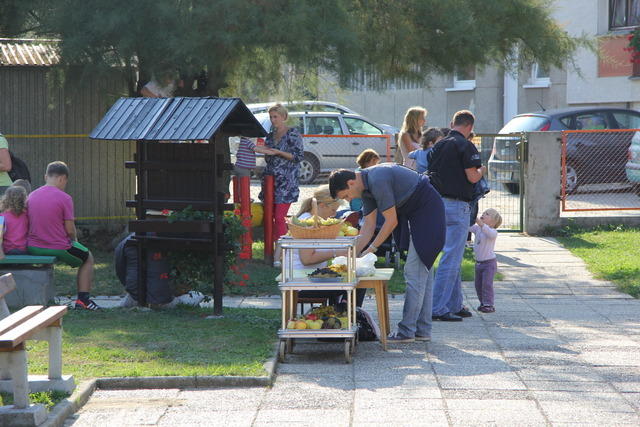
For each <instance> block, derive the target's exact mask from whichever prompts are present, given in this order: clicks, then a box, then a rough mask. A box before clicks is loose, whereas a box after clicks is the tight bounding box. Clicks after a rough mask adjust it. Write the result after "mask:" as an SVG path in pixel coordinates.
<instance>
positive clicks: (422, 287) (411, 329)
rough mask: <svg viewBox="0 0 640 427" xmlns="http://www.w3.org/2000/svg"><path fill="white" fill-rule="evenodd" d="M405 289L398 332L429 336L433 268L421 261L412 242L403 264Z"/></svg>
mask: <svg viewBox="0 0 640 427" xmlns="http://www.w3.org/2000/svg"><path fill="white" fill-rule="evenodd" d="M404 280H405V282H406V283H407V290H406V292H405V296H404V307H403V309H402V321H400V323H398V333H399V334H400V335H402V336H404V337H408V338H414V337H415V336H416V335H419V336H421V337H431V304H432V302H433V292H432V291H433V268H432V269H431V271H429V270H428V269H427V266H426V265H424V264H423V263H422V261H421V260H420V257H419V256H418V253H417V252H416V249H415V248H414V247H413V242H412V241H411V242H410V243H409V253H408V254H407V262H406V263H405V265H404Z"/></svg>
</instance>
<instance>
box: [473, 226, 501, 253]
mask: <svg viewBox="0 0 640 427" xmlns="http://www.w3.org/2000/svg"><path fill="white" fill-rule="evenodd" d="M469 231H470V232H472V233H473V234H474V235H475V236H476V238H475V239H473V252H475V255H476V261H488V260H490V259H494V258H495V257H496V254H495V252H494V251H493V248H494V247H495V246H496V238H497V237H498V230H496V229H495V228H491V227H489V226H488V225H487V224H483V225H482V227H480V226H479V225H478V224H473V225H472V226H471V227H469Z"/></svg>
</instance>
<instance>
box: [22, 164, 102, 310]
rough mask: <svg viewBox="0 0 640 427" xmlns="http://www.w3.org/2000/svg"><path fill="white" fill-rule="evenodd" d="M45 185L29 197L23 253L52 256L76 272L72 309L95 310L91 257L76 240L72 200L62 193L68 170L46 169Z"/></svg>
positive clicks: (52, 166) (64, 167) (62, 166)
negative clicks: (25, 251)
mask: <svg viewBox="0 0 640 427" xmlns="http://www.w3.org/2000/svg"><path fill="white" fill-rule="evenodd" d="M44 179H45V185H44V186H42V187H40V188H38V189H37V190H35V191H34V192H32V193H31V194H30V195H29V199H28V202H27V203H28V207H29V209H28V212H29V234H28V236H27V249H28V251H29V253H30V254H31V255H48V256H55V257H57V258H58V260H59V261H62V262H64V263H65V264H68V265H70V266H71V267H79V268H78V278H77V284H78V298H77V299H76V304H75V308H77V309H78V308H80V309H87V310H97V309H98V308H99V307H98V305H97V304H96V303H95V302H93V301H92V300H91V299H90V298H89V293H90V291H91V284H92V282H93V256H92V255H91V252H89V249H87V248H86V247H85V246H83V245H82V244H81V243H79V242H78V241H77V240H76V226H75V222H74V219H75V217H74V215H73V200H72V198H71V196H70V195H68V194H67V193H65V192H64V189H65V188H66V186H67V182H68V181H69V168H68V167H67V165H66V164H64V163H63V162H59V161H58V162H52V163H49V165H48V166H47V172H46V174H45V176H44Z"/></svg>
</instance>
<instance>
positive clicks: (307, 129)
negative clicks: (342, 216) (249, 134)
mask: <svg viewBox="0 0 640 427" xmlns="http://www.w3.org/2000/svg"><path fill="white" fill-rule="evenodd" d="M255 117H256V119H257V120H258V121H259V122H260V123H261V124H262V126H263V127H264V128H265V130H266V131H267V132H270V131H271V122H270V121H269V114H267V113H258V114H255ZM287 123H288V124H289V126H291V127H295V128H297V129H298V130H299V131H300V133H301V134H302V135H303V140H304V160H303V161H302V163H301V164H300V183H301V184H310V183H312V182H313V181H314V180H315V179H316V177H317V176H318V174H320V173H322V172H330V171H332V170H334V169H339V168H349V169H353V168H355V166H356V164H355V159H356V157H357V156H358V154H360V153H361V152H362V150H364V149H366V148H372V149H374V150H376V151H377V152H378V153H380V154H381V155H385V154H386V152H387V143H386V140H385V139H383V138H358V137H357V135H385V134H386V132H385V130H384V129H382V128H381V127H380V125H378V124H376V123H373V122H371V121H369V120H367V119H365V118H364V117H362V116H360V115H358V114H349V113H329V112H290V113H289V118H288V120H287ZM325 135H326V136H330V135H339V136H340V138H336V139H333V140H331V139H329V138H325V137H324V136H325ZM344 136H353V138H348V137H346V138H345V137H344ZM261 142H262V143H264V142H263V141H261V140H260V139H258V144H260V143H261ZM391 144H392V147H391V153H393V152H394V151H395V147H394V146H393V144H395V142H394V139H393V138H391ZM264 166H265V163H264V158H263V157H262V156H260V155H258V157H257V167H256V169H258V172H260V171H261V170H262V169H263V168H264Z"/></svg>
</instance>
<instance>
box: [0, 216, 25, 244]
mask: <svg viewBox="0 0 640 427" xmlns="http://www.w3.org/2000/svg"><path fill="white" fill-rule="evenodd" d="M0 216H3V217H4V234H3V236H2V250H4V252H5V253H7V252H9V251H11V250H14V249H17V250H19V251H26V250H27V233H28V232H29V218H28V216H27V212H26V211H25V212H22V213H21V214H20V215H16V214H14V213H13V212H11V211H6V212H3V213H1V214H0Z"/></svg>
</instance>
